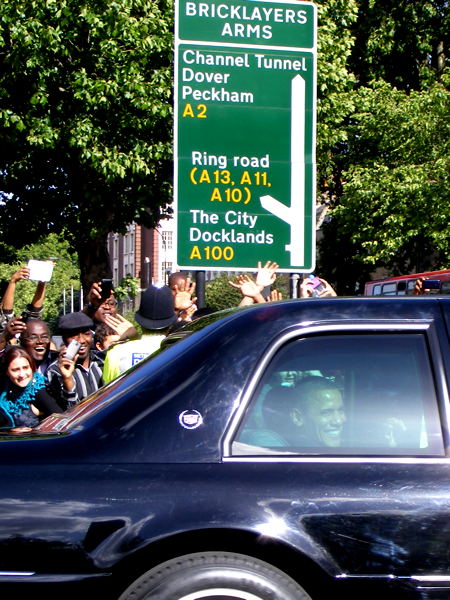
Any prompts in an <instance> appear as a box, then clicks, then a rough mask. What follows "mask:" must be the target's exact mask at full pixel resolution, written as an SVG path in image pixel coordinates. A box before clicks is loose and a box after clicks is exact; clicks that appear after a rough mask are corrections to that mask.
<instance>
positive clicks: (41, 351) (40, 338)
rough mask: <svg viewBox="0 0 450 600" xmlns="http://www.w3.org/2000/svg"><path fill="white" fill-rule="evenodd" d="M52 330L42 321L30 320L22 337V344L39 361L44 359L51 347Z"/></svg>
mask: <svg viewBox="0 0 450 600" xmlns="http://www.w3.org/2000/svg"><path fill="white" fill-rule="evenodd" d="M50 340H51V336H50V332H49V329H48V327H47V325H46V324H45V323H42V322H41V321H33V320H31V321H28V323H27V330H26V332H25V335H24V336H23V337H22V346H23V347H24V348H25V350H26V351H27V352H28V354H30V355H31V356H32V357H33V358H34V360H35V361H36V362H38V363H40V362H41V361H43V360H44V358H45V356H46V355H47V352H48V350H49V348H50Z"/></svg>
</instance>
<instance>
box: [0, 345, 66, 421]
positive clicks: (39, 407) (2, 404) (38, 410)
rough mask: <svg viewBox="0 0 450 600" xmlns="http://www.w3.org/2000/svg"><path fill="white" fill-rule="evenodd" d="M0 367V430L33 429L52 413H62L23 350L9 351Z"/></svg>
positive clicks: (17, 347)
mask: <svg viewBox="0 0 450 600" xmlns="http://www.w3.org/2000/svg"><path fill="white" fill-rule="evenodd" d="M2 366H3V370H4V375H3V377H2V379H1V385H0V429H14V428H17V427H19V428H23V427H25V428H32V427H35V426H36V425H38V423H39V421H40V420H41V419H42V418H43V417H45V416H47V415H49V414H51V413H52V412H59V413H60V412H63V411H62V409H61V408H60V407H59V406H58V404H57V402H56V400H55V399H54V398H53V397H52V396H51V395H50V394H49V392H48V391H47V389H46V384H47V381H46V379H45V377H44V376H43V375H42V374H41V373H39V371H37V370H36V364H35V362H34V359H33V358H32V357H31V356H30V355H29V354H28V352H27V351H26V350H24V349H23V348H21V347H19V346H13V347H11V348H9V350H7V352H6V353H5V356H4V360H3V365H2Z"/></svg>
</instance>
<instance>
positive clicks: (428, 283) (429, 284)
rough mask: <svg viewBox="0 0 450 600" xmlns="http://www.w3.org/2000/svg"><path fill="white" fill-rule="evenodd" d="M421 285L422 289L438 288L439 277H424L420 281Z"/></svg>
mask: <svg viewBox="0 0 450 600" xmlns="http://www.w3.org/2000/svg"><path fill="white" fill-rule="evenodd" d="M422 287H423V289H424V290H440V289H441V282H440V280H439V279H424V280H423V281H422Z"/></svg>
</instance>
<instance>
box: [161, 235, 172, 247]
mask: <svg viewBox="0 0 450 600" xmlns="http://www.w3.org/2000/svg"><path fill="white" fill-rule="evenodd" d="M161 235H162V239H163V245H164V248H165V249H166V250H172V248H173V231H162V232H161Z"/></svg>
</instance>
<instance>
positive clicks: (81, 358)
mask: <svg viewBox="0 0 450 600" xmlns="http://www.w3.org/2000/svg"><path fill="white" fill-rule="evenodd" d="M93 325H94V324H93V321H92V319H91V318H89V317H88V316H87V315H86V314H85V313H83V312H74V313H68V314H66V315H63V316H62V317H60V319H59V322H58V328H59V330H60V333H61V336H62V338H63V342H64V346H63V347H62V348H61V350H60V353H59V357H58V360H56V361H55V362H53V363H52V364H51V365H50V367H49V369H48V371H47V377H48V379H49V381H50V384H51V387H52V390H53V391H55V390H56V389H57V390H58V393H59V397H60V400H61V402H62V407H63V408H64V409H65V408H69V407H70V406H73V405H75V404H78V402H80V401H81V400H82V399H83V398H86V396H89V394H92V393H93V392H95V391H97V390H98V388H99V387H101V386H102V385H103V380H102V369H103V359H102V358H101V357H100V356H98V355H96V354H95V353H94V352H93V350H92V345H93V335H92V328H93ZM74 339H75V340H77V341H78V342H79V343H80V344H81V345H80V347H79V349H78V352H77V354H76V355H75V356H74V358H73V360H72V359H70V358H68V357H66V355H65V354H66V349H67V346H68V345H69V344H70V342H71V341H72V340H74Z"/></svg>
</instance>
